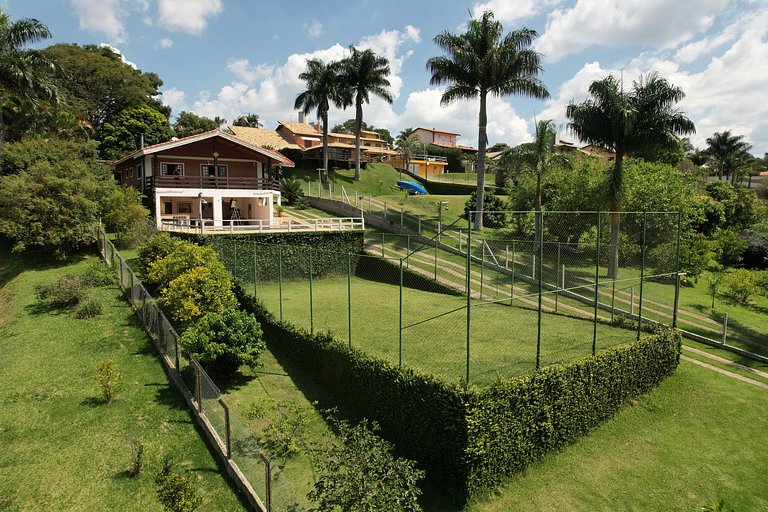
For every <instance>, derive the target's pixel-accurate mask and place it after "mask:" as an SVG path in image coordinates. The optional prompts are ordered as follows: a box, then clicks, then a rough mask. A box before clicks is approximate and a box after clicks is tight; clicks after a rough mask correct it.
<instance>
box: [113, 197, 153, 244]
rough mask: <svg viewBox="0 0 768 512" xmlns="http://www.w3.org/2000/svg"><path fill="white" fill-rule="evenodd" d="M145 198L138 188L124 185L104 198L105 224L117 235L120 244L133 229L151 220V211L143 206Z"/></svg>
mask: <svg viewBox="0 0 768 512" xmlns="http://www.w3.org/2000/svg"><path fill="white" fill-rule="evenodd" d="M143 197H144V196H142V195H141V192H139V191H138V190H137V189H136V188H134V187H131V186H129V185H123V186H122V187H115V188H114V189H113V190H112V193H110V194H109V195H107V196H106V197H105V198H104V203H103V207H104V222H105V223H106V226H107V229H108V230H109V231H113V232H115V233H117V241H118V243H119V242H121V241H122V240H121V238H122V237H123V236H124V235H125V234H126V233H127V232H129V231H130V230H131V228H133V227H134V226H136V225H139V224H144V223H146V221H147V219H148V218H149V210H147V209H146V208H144V205H142V204H141V199H142V198H143Z"/></svg>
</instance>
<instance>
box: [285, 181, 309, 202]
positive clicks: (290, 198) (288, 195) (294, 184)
mask: <svg viewBox="0 0 768 512" xmlns="http://www.w3.org/2000/svg"><path fill="white" fill-rule="evenodd" d="M280 192H281V194H282V196H283V197H284V198H285V200H286V201H287V202H288V204H289V205H294V204H296V201H298V200H299V198H302V197H304V191H303V190H302V189H301V181H300V180H298V179H296V178H283V179H281V180H280Z"/></svg>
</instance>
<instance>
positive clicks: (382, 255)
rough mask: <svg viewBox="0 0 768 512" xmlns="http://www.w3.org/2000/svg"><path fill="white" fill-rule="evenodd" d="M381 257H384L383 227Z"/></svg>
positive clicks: (382, 232) (382, 231)
mask: <svg viewBox="0 0 768 512" xmlns="http://www.w3.org/2000/svg"><path fill="white" fill-rule="evenodd" d="M381 257H382V258H383V257H384V229H383V228H382V230H381Z"/></svg>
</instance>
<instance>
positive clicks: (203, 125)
mask: <svg viewBox="0 0 768 512" xmlns="http://www.w3.org/2000/svg"><path fill="white" fill-rule="evenodd" d="M226 122H227V120H226V119H222V118H220V117H219V116H216V117H215V118H214V119H210V118H208V117H203V116H198V115H197V114H195V113H194V112H186V111H184V110H182V111H181V113H180V114H179V117H177V118H176V122H175V123H173V131H175V132H176V136H177V137H189V136H191V135H197V134H198V133H203V132H209V131H211V130H215V129H216V128H218V127H219V126H221V125H222V124H224V123H226Z"/></svg>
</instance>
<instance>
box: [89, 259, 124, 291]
mask: <svg viewBox="0 0 768 512" xmlns="http://www.w3.org/2000/svg"><path fill="white" fill-rule="evenodd" d="M115 281H116V280H115V271H114V270H113V269H112V268H111V267H108V266H107V265H105V264H104V263H102V262H101V260H96V261H92V262H91V263H89V264H88V267H86V269H85V270H84V271H83V273H82V274H81V282H82V283H83V284H84V285H85V286H93V287H97V286H109V285H112V284H115Z"/></svg>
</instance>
